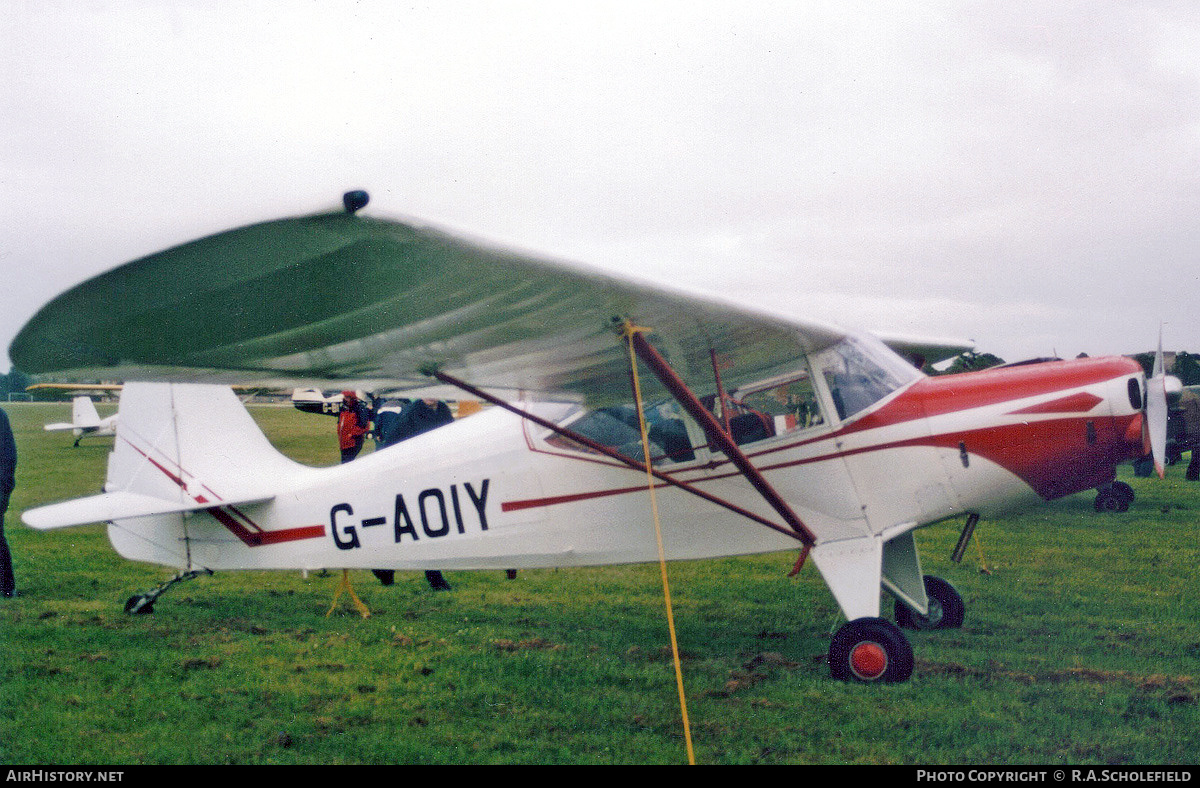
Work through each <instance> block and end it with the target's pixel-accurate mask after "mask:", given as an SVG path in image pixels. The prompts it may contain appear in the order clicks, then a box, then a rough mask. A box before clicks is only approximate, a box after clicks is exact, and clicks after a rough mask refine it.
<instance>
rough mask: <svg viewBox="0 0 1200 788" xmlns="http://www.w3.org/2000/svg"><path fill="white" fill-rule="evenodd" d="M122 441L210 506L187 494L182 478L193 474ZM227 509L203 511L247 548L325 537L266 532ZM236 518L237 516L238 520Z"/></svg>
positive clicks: (312, 531)
mask: <svg viewBox="0 0 1200 788" xmlns="http://www.w3.org/2000/svg"><path fill="white" fill-rule="evenodd" d="M123 440H124V441H125V443H126V444H128V445H129V447H130V448H132V449H133V450H134V451H136V452H137V453H138V454H140V455H142V456H143V457H145V458H146V462H148V463H150V464H151V465H153V466H154V467H155V468H158V470H159V471H161V472H162V473H163V475H164V476H166V477H167V478H168V479H170V480H171V481H172V482H174V483H175V484H177V485H179V489H181V490H183V492H184V493H186V494H187V495H190V496H191V497H192V500H194V501H195V502H196V503H208V499H207V498H205V497H204V496H203V495H196V494H193V493H191V492H189V491H188V486H187V482H186V481H184V479H183V477H184V476H185V475H186V476H190V477H191V478H193V479H195V478H196V477H195V476H194V475H193V474H190V473H188V472H187V471H185V470H184V469H183V468H182V467H180V468H179V473H178V474H175V473H172V472H171V471H170V470H169V469H167V468H166V467H165V466H164V465H163V464H162V463H160V462H158V461H157V460H155V459H154V458H153V457H151V456H150V455H149V454H148V453H147V452H145V451H142V450H141V449H139V448H138V447H137V446H136V445H134V444H133V443H132V442H131V441H130V440H129V439H128V438H123ZM177 467H178V466H177ZM200 486H201V487H203V488H204V489H205V490H207V491H208V492H209V493H211V494H212V496H213V497H214V498H216V499H217V500H218V501H221V500H224V499H223V498H221V496H220V495H217V493H215V492H213V490H212V488H211V487H209V486H208V485H207V484H204V483H203V482H201V483H200ZM228 508H229V511H225V509H222V508H220V507H216V506H214V507H211V508H208V509H205V510H204V511H206V512H208V513H209V514H210V515H211V516H212V517H213V519H214V520H216V521H217V522H219V523H220V524H221V525H223V526H225V528H226V529H228V530H229V532H230V533H232V534H233V535H234V536H236V537H237V538H238V539H240V540H241V541H242V543H243V544H245V545H246V546H247V547H259V546H262V545H268V544H279V543H281V542H296V541H301V540H304V539H320V538H323V537H324V536H325V526H324V525H306V526H301V527H298V528H283V529H280V530H278V531H264V530H263V528H262V527H261V526H260V525H258V523H256V522H254V521H253V520H251V519H250V518H249V517H248V516H246V515H245V514H244V513H243V512H241V511H239V510H238V509H237V508H235V507H233V506H230V507H228ZM234 515H236V517H235V516H234ZM238 518H240V519H241V520H242V521H244V522H245V523H246V525H249V526H250V528H247V527H246V525H243V524H242V522H239V521H238ZM251 529H253V530H251Z"/></svg>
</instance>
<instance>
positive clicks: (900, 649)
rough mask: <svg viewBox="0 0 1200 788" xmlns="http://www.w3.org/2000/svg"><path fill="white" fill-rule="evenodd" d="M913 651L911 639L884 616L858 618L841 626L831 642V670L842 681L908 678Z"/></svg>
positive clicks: (887, 682)
mask: <svg viewBox="0 0 1200 788" xmlns="http://www.w3.org/2000/svg"><path fill="white" fill-rule="evenodd" d="M912 671H913V651H912V645H911V644H909V642H908V638H906V637H904V633H903V632H901V631H900V629H899V627H897V626H896V625H895V624H893V623H892V622H890V621H888V620H886V619H882V618H856V619H855V620H853V621H851V622H850V623H848V624H846V625H845V626H843V627H842V628H841V629H839V630H838V631H837V632H836V633H835V634H834V636H833V640H832V641H831V642H830V644H829V672H830V674H832V676H833V677H834V678H835V679H838V680H839V681H858V682H863V683H875V682H878V683H885V684H890V683H896V682H901V681H908V679H909V677H910V676H912Z"/></svg>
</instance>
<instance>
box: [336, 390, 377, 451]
mask: <svg viewBox="0 0 1200 788" xmlns="http://www.w3.org/2000/svg"><path fill="white" fill-rule="evenodd" d="M370 429H371V413H370V410H369V409H368V408H367V404H366V403H365V402H363V401H362V400H360V399H359V398H358V395H356V394H355V393H354V392H353V391H343V392H342V407H341V409H340V410H339V411H338V424H337V430H338V448H340V449H341V450H342V462H350V461H351V460H353V459H354V458H355V457H357V456H358V453H359V452H360V451H362V447H363V443H365V442H366V439H367V432H369V431H370Z"/></svg>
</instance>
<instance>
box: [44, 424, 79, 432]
mask: <svg viewBox="0 0 1200 788" xmlns="http://www.w3.org/2000/svg"><path fill="white" fill-rule="evenodd" d="M45 429H46V431H47V432H66V431H67V430H73V429H75V425H74V424H68V423H67V422H65V421H57V422H55V423H54V424H47V425H46V427H45Z"/></svg>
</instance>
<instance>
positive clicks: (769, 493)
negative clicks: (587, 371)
mask: <svg viewBox="0 0 1200 788" xmlns="http://www.w3.org/2000/svg"><path fill="white" fill-rule="evenodd" d="M625 330H626V331H627V332H629V334H630V341H631V342H632V344H633V348H634V350H635V351H637V354H638V358H640V359H641V360H642V362H643V363H645V364H646V366H648V367H650V369H651V371H652V372H654V374H655V375H657V376H658V379H659V380H661V381H662V384H663V385H664V386H666V388H667V390H668V391H669V392H671V396H673V397H674V398H675V400H676V401H677V402H678V403H679V404H680V405H681V406H682V407H683V409H684V410H686V411H687V412H688V414H689V415H690V416H691V417H692V418H693V419H695V420H696V422H697V423H698V424H700V426H701V427H703V428H704V432H705V434H706V435H707V436H708V440H709V442H710V443H712V444H713V445H715V446H717V448H719V449H720V450H721V451H723V452H724V453H725V456H727V457H728V458H729V459H730V461H731V462H732V463H733V464H734V466H735V467H736V468H737V469H738V470H739V471H741V473H742V475H743V476H745V477H746V481H748V482H750V484H751V485H752V486H753V487H754V489H756V490H758V493H759V495H761V496H762V497H763V498H764V499H765V500H766V502H767V503H769V504H770V505H771V508H773V509H774V510H775V511H776V512H778V513H779V516H780V517H782V518H783V519H784V522H786V523H787V524H788V525H789V526H791V528H792V530H793V531H795V533H796V534H797V535H798V537H799V539H800V541H801V542H803V543H804V545H805V547H807V548H811V547H812V546H813V545H814V544H816V542H817V537H816V535H815V534H813V532H812V531H810V530H809V529H808V526H806V525H805V524H804V523H803V522H802V521H801V520H800V518H799V517H798V516H796V513H795V512H794V511H792V507H791V506H789V505H788V503H787V501H785V500H783V497H782V496H780V495H779V493H778V492H776V491H775V488H774V487H772V486H771V483H770V482H768V481H767V480H766V479H765V478H763V475H762V474H761V473H759V472H758V469H757V468H755V467H754V465H753V464H752V463H751V462H750V458H748V457H747V456H746V455H745V454H744V453H743V452H742V450H741V447H739V446H738V445H737V443H735V442H734V440H733V438H732V437H730V435H729V433H728V432H726V431H725V429H724V428H722V426H721V423H720V422H719V421H717V419H716V417H715V416H713V414H712V413H710V412H709V410H708V408H706V407H704V405H703V403H701V402H700V400H699V399H698V398H697V397H696V395H695V394H693V393H692V391H691V389H689V388H688V386H687V384H686V383H684V382H683V379H682V378H680V377H679V376H678V375H677V374H675V370H673V369H671V366H670V365H669V364H668V363H667V361H666V359H664V358H663V357H662V356H661V355H660V354H659V352H658V351H657V350H655V349H654V347H653V346H652V345H651V344H650V343H649V342H648V341H646V338H645V336H644V335H643V334H644V332H643V331H639V330H635V329H633V328H632V327H630V326H626V327H625Z"/></svg>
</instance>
